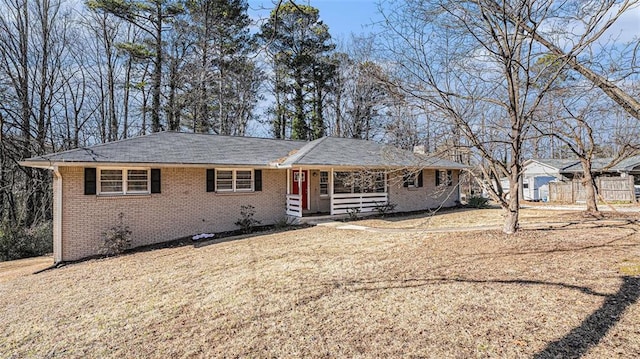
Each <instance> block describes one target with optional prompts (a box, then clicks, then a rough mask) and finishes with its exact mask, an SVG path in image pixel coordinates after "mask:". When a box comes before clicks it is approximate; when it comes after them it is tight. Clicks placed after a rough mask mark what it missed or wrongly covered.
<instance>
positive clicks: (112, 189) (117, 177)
mask: <svg viewBox="0 0 640 359" xmlns="http://www.w3.org/2000/svg"><path fill="white" fill-rule="evenodd" d="M149 171H150V169H149V168H100V169H99V170H98V194H105V195H127V194H148V193H151V191H150V188H151V176H150V175H149Z"/></svg>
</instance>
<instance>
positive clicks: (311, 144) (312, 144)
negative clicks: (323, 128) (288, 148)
mask: <svg viewBox="0 0 640 359" xmlns="http://www.w3.org/2000/svg"><path fill="white" fill-rule="evenodd" d="M327 138H329V136H323V137H320V138H317V139H315V140H313V141H311V142H307V143H306V144H305V145H304V146H302V147H301V148H300V150H298V152H296V153H294V154H293V155H291V156H289V158H287V160H288V159H291V160H294V159H295V160H294V162H293V163H295V162H297V161H300V160H301V159H303V158H304V157H305V156H306V155H308V154H309V152H311V151H312V150H313V149H314V148H316V147H318V145H319V144H320V143H322V142H324V141H325V140H326V139H327ZM285 161H286V160H285ZM293 163H292V165H293Z"/></svg>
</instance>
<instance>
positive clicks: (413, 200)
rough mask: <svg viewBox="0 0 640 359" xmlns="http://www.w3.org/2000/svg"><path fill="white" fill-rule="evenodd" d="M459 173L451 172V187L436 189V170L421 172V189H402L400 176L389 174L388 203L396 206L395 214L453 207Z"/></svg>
mask: <svg viewBox="0 0 640 359" xmlns="http://www.w3.org/2000/svg"><path fill="white" fill-rule="evenodd" d="M459 175H460V171H457V170H454V171H452V177H453V178H452V184H453V185H452V186H438V187H436V170H430V169H425V170H423V171H422V184H423V186H422V187H419V188H410V187H403V185H402V184H403V182H402V175H401V174H399V173H397V174H390V175H389V183H388V186H389V187H388V189H387V191H388V193H389V202H391V203H393V204H395V205H396V208H395V210H394V211H395V212H410V211H419V210H424V209H428V208H438V207H440V206H442V207H453V206H455V205H456V201H458V200H459V198H458V193H459V192H458V187H457V184H458V177H459Z"/></svg>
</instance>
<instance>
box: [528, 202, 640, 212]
mask: <svg viewBox="0 0 640 359" xmlns="http://www.w3.org/2000/svg"><path fill="white" fill-rule="evenodd" d="M520 208H522V209H541V210H551V211H586V210H587V206H586V205H583V204H567V205H547V204H542V205H535V206H532V205H524V206H521V207H520ZM598 210H600V211H602V212H625V213H633V212H640V205H636V204H632V205H623V206H621V205H606V204H598Z"/></svg>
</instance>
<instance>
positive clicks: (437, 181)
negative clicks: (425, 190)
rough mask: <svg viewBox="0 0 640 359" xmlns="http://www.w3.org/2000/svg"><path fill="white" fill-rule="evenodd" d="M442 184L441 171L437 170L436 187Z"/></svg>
mask: <svg viewBox="0 0 640 359" xmlns="http://www.w3.org/2000/svg"><path fill="white" fill-rule="evenodd" d="M439 185H440V171H438V170H436V187H437V186H439Z"/></svg>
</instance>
